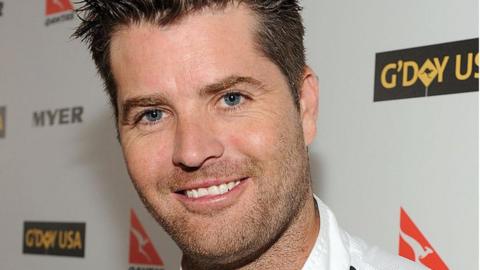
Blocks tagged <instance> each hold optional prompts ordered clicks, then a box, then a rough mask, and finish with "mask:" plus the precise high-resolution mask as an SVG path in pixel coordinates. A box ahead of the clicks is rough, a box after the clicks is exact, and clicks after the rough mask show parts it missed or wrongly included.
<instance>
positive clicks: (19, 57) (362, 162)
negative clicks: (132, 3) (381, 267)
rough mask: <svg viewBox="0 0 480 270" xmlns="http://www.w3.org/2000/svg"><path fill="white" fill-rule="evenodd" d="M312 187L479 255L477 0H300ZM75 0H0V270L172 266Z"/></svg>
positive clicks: (444, 265) (471, 262)
mask: <svg viewBox="0 0 480 270" xmlns="http://www.w3.org/2000/svg"><path fill="white" fill-rule="evenodd" d="M302 3H303V6H304V11H303V15H304V20H305V26H306V31H307V34H306V40H305V42H306V48H307V58H308V63H309V65H310V66H311V67H313V69H315V70H316V72H317V74H318V77H319V80H320V105H319V118H318V135H317V138H316V140H315V142H314V144H313V145H312V146H311V147H310V158H311V160H310V161H311V165H312V170H313V184H314V190H315V193H316V194H318V195H319V197H320V198H321V199H322V200H324V201H325V202H326V203H327V204H328V205H329V206H330V207H331V208H332V210H333V211H334V212H335V214H336V215H337V219H338V221H339V223H340V225H341V226H342V227H343V228H345V229H346V230H347V231H348V232H350V233H351V234H353V235H357V236H360V237H362V238H364V239H365V240H366V241H367V242H369V243H371V244H374V245H378V246H379V247H381V248H383V249H386V250H387V251H389V252H391V253H395V254H399V255H401V256H404V257H406V258H409V259H411V260H414V261H418V262H419V263H421V264H423V265H425V266H426V267H428V268H430V269H434V270H436V269H454V270H456V269H458V270H468V269H471V270H474V269H479V266H478V252H479V250H478V238H479V235H478V225H479V224H478V215H479V209H478V190H479V189H478V180H479V179H478V77H479V74H478V72H479V70H478V66H479V54H478V1H476V0H459V1H448V0H441V1H439V0H426V1H415V0H405V1H385V0H366V1H353V0H348V1H347V0H342V1H319V0H304V1H303V2H302ZM75 5H76V4H75V2H74V1H69V0H56V1H55V0H35V1H33V0H31V1H27V0H22V1H18V0H0V239H1V241H0V268H1V269H129V270H130V269H131V270H134V269H135V270H146V269H152V270H154V269H155V270H157V269H169V270H170V269H179V263H180V256H181V253H180V250H179V249H178V248H177V247H176V245H175V243H173V241H172V240H171V239H170V238H169V237H168V235H167V234H166V233H165V232H164V231H163V230H162V229H161V228H160V226H158V224H157V223H156V222H155V221H154V220H153V218H152V217H150V215H149V214H148V213H147V211H146V210H145V209H144V207H143V205H142V203H141V201H140V199H139V198H138V197H137V194H136V192H135V190H134V188H133V186H132V184H131V183H130V180H129V177H128V175H127V172H126V169H125V166H124V162H123V159H122V155H121V150H120V145H119V143H118V141H117V139H116V132H115V126H114V118H113V114H112V111H111V110H110V108H109V104H108V100H107V97H106V96H105V94H104V93H103V90H102V88H103V86H102V82H101V81H100V79H99V77H98V76H97V75H96V72H95V67H94V65H93V62H92V61H91V59H90V56H89V54H88V52H87V49H86V47H85V46H84V45H83V44H81V43H80V42H79V41H78V40H72V39H71V38H70V35H71V34H72V32H73V30H74V28H75V26H76V25H78V23H79V20H78V19H77V18H76V16H75V15H74V12H73V9H74V8H75Z"/></svg>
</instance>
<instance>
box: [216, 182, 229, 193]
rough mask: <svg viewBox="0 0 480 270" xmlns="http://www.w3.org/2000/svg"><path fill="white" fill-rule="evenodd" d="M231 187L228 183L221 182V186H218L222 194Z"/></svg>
mask: <svg viewBox="0 0 480 270" xmlns="http://www.w3.org/2000/svg"><path fill="white" fill-rule="evenodd" d="M228 190H229V189H228V186H227V185H226V184H221V185H220V187H219V188H218V191H219V192H220V194H223V193H225V192H227V191H228Z"/></svg>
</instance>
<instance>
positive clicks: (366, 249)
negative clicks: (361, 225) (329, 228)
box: [344, 233, 427, 270]
mask: <svg viewBox="0 0 480 270" xmlns="http://www.w3.org/2000/svg"><path fill="white" fill-rule="evenodd" d="M344 240H345V241H346V242H347V245H348V249H349V253H350V259H351V264H352V266H353V267H354V268H355V269H356V270H426V269H427V268H425V267H424V266H422V265H420V264H417V263H415V262H413V261H410V260H407V259H405V258H403V257H400V256H397V255H393V254H390V253H388V252H386V251H384V250H382V249H380V248H378V247H376V246H369V245H368V244H367V243H365V242H364V241H363V240H361V239H359V238H356V237H352V236H350V235H349V234H347V233H345V237H344Z"/></svg>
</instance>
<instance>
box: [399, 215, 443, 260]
mask: <svg viewBox="0 0 480 270" xmlns="http://www.w3.org/2000/svg"><path fill="white" fill-rule="evenodd" d="M398 255H400V256H402V257H405V258H407V259H410V260H412V261H414V262H418V263H420V264H423V265H424V266H426V267H428V268H429V269H432V270H448V267H447V266H446V265H445V263H444V262H443V261H442V259H441V258H440V256H439V255H438V253H437V252H436V251H435V250H434V249H433V247H432V245H430V243H429V242H428V240H427V239H426V238H425V236H423V234H422V233H421V232H420V230H419V229H418V228H417V226H415V224H414V223H413V221H412V220H411V219H410V217H409V216H408V215H407V212H405V210H403V208H400V237H399V244H398Z"/></svg>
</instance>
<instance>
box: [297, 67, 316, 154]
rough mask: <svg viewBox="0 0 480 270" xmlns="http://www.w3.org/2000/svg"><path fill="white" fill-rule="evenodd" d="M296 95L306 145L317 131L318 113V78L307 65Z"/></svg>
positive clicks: (311, 140)
mask: <svg viewBox="0 0 480 270" xmlns="http://www.w3.org/2000/svg"><path fill="white" fill-rule="evenodd" d="M298 95H299V102H300V117H301V120H302V128H303V138H304V140H305V144H306V145H307V146H308V145H310V144H311V143H312V142H313V139H314V138H315V134H316V133H317V114H318V78H317V75H316V74H315V72H314V71H313V70H312V69H311V68H310V67H308V66H307V67H305V71H304V73H303V79H302V81H301V85H300V89H299V93H298Z"/></svg>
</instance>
